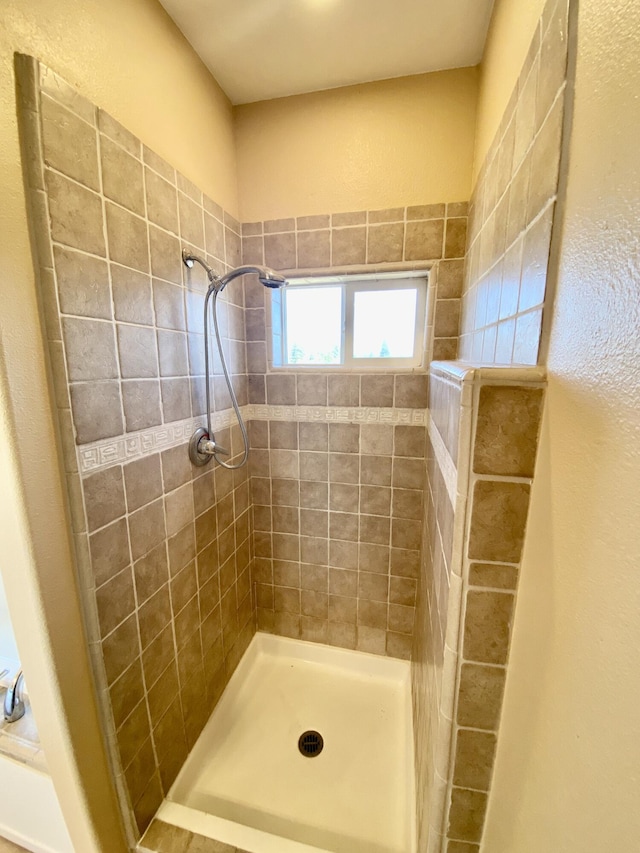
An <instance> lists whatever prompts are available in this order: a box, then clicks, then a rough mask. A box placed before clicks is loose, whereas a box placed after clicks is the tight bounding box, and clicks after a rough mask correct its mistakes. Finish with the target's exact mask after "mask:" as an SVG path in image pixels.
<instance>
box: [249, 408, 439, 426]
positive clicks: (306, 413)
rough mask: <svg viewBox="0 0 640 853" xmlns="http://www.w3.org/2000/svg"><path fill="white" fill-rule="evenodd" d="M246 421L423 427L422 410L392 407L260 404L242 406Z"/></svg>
mask: <svg viewBox="0 0 640 853" xmlns="http://www.w3.org/2000/svg"><path fill="white" fill-rule="evenodd" d="M245 411H246V412H247V414H246V418H247V420H254V421H324V422H326V423H331V422H336V423H353V424H410V425H413V426H426V424H427V410H426V409H392V408H375V407H370V406H350V407H346V406H263V405H256V404H253V405H250V406H246V407H245V408H244V409H243V414H244V412H245Z"/></svg>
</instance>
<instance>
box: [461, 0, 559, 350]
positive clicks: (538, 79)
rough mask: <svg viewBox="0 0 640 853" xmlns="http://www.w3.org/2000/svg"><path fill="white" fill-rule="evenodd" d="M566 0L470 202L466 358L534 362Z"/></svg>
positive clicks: (554, 172) (548, 16) (549, 11)
mask: <svg viewBox="0 0 640 853" xmlns="http://www.w3.org/2000/svg"><path fill="white" fill-rule="evenodd" d="M568 6H569V2H568V0H548V2H547V4H546V6H545V8H544V11H543V14H542V17H541V18H540V21H539V22H538V24H537V26H536V29H535V33H534V36H533V40H532V42H531V45H530V48H529V52H528V54H527V57H526V59H525V62H524V65H523V68H522V71H521V72H520V76H519V78H518V81H517V83H516V86H515V88H514V91H513V93H512V96H511V99H510V101H509V104H508V106H507V109H506V111H505V113H504V115H503V117H502V121H501V123H500V127H499V128H498V131H497V133H496V136H495V138H494V141H493V143H492V145H491V147H490V149H489V151H488V153H487V156H486V158H485V161H484V163H483V165H482V168H481V170H480V174H479V176H478V180H477V183H476V186H475V189H474V192H473V196H472V199H471V202H470V206H469V236H468V245H467V257H466V264H465V273H464V292H463V300H462V322H461V330H460V335H461V337H460V358H462V359H465V360H466V361H473V362H483V363H493V364H536V363H537V361H538V349H539V343H540V330H541V323H542V312H543V309H544V305H545V299H546V298H547V274H548V265H549V249H550V244H551V235H552V228H553V222H554V211H555V202H556V196H557V190H558V176H559V172H560V156H561V147H562V133H563V122H564V114H565V100H566V92H567V87H566V74H567V45H568Z"/></svg>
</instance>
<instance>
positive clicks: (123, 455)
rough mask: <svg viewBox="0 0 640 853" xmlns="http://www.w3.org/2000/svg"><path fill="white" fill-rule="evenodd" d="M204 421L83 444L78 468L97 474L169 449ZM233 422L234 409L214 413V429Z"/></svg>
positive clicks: (191, 419) (171, 424) (196, 419)
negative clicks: (113, 466)
mask: <svg viewBox="0 0 640 853" xmlns="http://www.w3.org/2000/svg"><path fill="white" fill-rule="evenodd" d="M204 423H205V417H204V415H201V416H200V417H197V418H187V419H186V420H183V421H173V422H172V423H169V424H159V425H158V426H155V427H150V428H149V429H145V430H140V431H139V432H132V433H127V435H120V436H117V437H115V438H105V439H102V440H100V441H94V442H93V443H91V444H83V445H80V446H79V447H78V448H77V449H76V452H77V456H78V470H79V471H80V474H81V475H85V474H93V473H94V472H95V471H98V470H100V469H102V468H109V467H110V466H112V465H119V464H121V463H123V462H130V461H131V460H133V459H138V458H139V457H140V456H144V455H145V454H147V453H154V452H156V451H160V450H167V449H168V448H169V447H175V446H176V445H178V444H183V443H184V442H186V441H188V440H189V438H190V436H191V434H192V433H193V432H194V430H195V429H197V428H198V427H200V426H203V425H204ZM233 423H235V413H234V411H233V409H225V410H224V411H222V412H213V413H212V415H211V426H212V427H213V429H214V430H219V429H224V428H225V427H228V426H231V425H232V424H233Z"/></svg>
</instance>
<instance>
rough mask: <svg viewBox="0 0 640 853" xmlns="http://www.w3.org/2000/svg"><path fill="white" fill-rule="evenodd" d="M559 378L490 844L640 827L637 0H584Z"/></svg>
mask: <svg viewBox="0 0 640 853" xmlns="http://www.w3.org/2000/svg"><path fill="white" fill-rule="evenodd" d="M578 23H579V28H578V60H577V77H576V101H575V118H574V127H573V133H572V138H571V145H570V163H569V175H568V188H567V197H566V207H565V211H564V227H563V237H562V243H561V247H560V267H559V280H558V290H557V297H556V303H555V308H554V316H553V324H552V327H551V337H550V345H549V370H550V384H549V394H548V400H547V405H546V415H545V419H544V427H543V436H542V442H541V448H540V458H539V464H538V470H537V473H536V479H535V483H534V488H533V492H532V505H531V518H530V522H529V530H528V533H527V544H526V549H525V556H524V564H523V567H522V579H521V587H520V593H519V596H518V604H517V612H516V616H515V626H514V635H513V647H512V653H511V663H510V667H509V675H508V678H507V689H506V696H505V704H504V712H503V721H502V728H501V734H500V743H499V746H498V755H497V763H496V772H495V781H494V785H493V792H492V795H491V802H490V808H489V815H488V821H487V827H486V835H485V845H484V847H483V851H485V853H516V851H517V853H540V851H554V853H586V851H588V853H610V851H614V850H616V851H617V850H624V851H631V850H637V849H638V845H639V841H638V839H640V809H638V803H639V802H640V775H639V774H638V767H640V714H639V711H638V709H639V708H640V677H639V675H638V674H639V673H640V618H639V616H638V614H639V612H640V571H639V559H640V557H639V555H640V523H639V519H640V489H639V488H638V484H639V483H640V335H639V329H640V298H639V294H640V237H639V231H638V222H639V221H640V193H639V191H638V188H639V187H640V161H639V160H638V148H637V140H638V133H639V132H640V101H639V100H638V97H637V93H638V91H639V90H640V64H639V63H638V56H640V5H639V4H637V3H628V2H626V0H581V2H580V7H579V18H578Z"/></svg>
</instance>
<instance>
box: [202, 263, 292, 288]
mask: <svg viewBox="0 0 640 853" xmlns="http://www.w3.org/2000/svg"><path fill="white" fill-rule="evenodd" d="M251 273H255V274H256V275H257V276H258V278H259V279H260V283H261V284H264V286H265V287H273V288H277V287H282V286H283V285H285V284H286V283H287V280H286V278H285V277H284V276H283V275H280V273H277V272H274V271H273V270H270V269H269V268H268V267H254V266H248V267H238V268H237V269H235V270H231V271H230V272H228V273H227V274H226V275H223V276H220V278H219V279H218V282H219V284H218V285H217V287H218V289H219V290H222V289H223V288H225V287H226V286H227V285H228V284H229V282H230V281H233V279H234V278H237V277H238V276H240V275H249V274H251Z"/></svg>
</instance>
